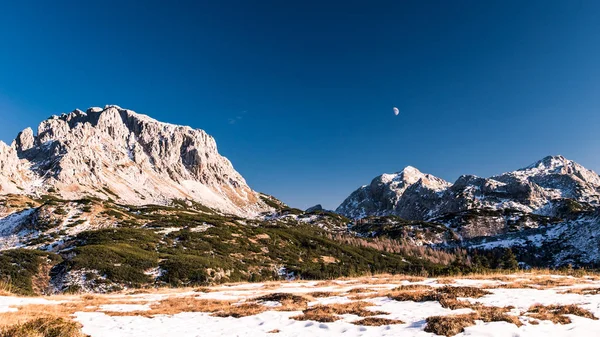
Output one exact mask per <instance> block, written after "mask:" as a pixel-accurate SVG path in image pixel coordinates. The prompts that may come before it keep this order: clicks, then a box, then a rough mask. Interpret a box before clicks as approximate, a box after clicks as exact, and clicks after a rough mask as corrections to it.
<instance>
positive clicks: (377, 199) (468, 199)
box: [336, 156, 600, 220]
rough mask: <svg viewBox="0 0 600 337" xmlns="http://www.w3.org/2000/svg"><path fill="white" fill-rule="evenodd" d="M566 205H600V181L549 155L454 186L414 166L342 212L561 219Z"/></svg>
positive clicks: (359, 195) (353, 199)
mask: <svg viewBox="0 0 600 337" xmlns="http://www.w3.org/2000/svg"><path fill="white" fill-rule="evenodd" d="M565 200H572V201H575V202H577V203H581V204H584V205H591V206H598V205H599V204H600V176H598V174H596V173H595V172H593V171H590V170H588V169H586V168H584V167H583V166H581V165H579V164H577V163H575V162H573V161H570V160H567V159H565V158H564V157H562V156H549V157H546V158H544V159H542V160H540V161H538V162H536V163H534V164H532V165H530V166H528V167H526V168H523V169H520V170H517V171H513V172H508V173H504V174H501V175H498V176H494V177H491V178H480V177H476V176H472V175H465V176H461V177H460V178H458V180H457V181H456V182H455V183H454V184H450V183H447V182H445V181H443V180H442V179H440V178H436V177H434V176H431V175H427V174H423V173H421V172H419V171H418V170H416V169H414V168H410V167H409V168H407V169H405V170H404V171H402V172H400V173H397V174H393V175H388V174H384V175H382V176H379V177H377V178H375V179H374V180H373V181H372V182H371V184H370V185H366V186H363V187H361V188H359V189H358V190H356V191H355V192H353V193H352V194H351V195H350V196H349V197H348V198H347V199H346V200H345V201H344V202H343V203H342V204H341V205H340V206H339V207H338V208H337V210H336V211H337V212H339V213H340V214H343V215H345V216H348V217H352V218H362V217H365V216H372V215H379V216H380V215H398V216H400V217H403V218H406V219H414V220H430V219H434V218H436V217H440V216H444V215H446V214H453V213H458V212H464V211H466V210H470V209H493V210H504V209H510V210H516V211H520V212H524V213H535V214H541V215H548V216H556V215H557V213H558V211H559V209H561V207H562V206H564V203H565Z"/></svg>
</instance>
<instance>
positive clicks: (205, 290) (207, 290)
mask: <svg viewBox="0 0 600 337" xmlns="http://www.w3.org/2000/svg"><path fill="white" fill-rule="evenodd" d="M211 291H212V289H210V288H208V287H198V288H195V289H194V292H195V293H210V292H211Z"/></svg>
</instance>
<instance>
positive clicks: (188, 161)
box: [0, 105, 270, 216]
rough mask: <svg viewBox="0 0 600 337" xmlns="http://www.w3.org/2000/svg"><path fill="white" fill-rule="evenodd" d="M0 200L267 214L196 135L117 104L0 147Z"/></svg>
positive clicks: (51, 121)
mask: <svg viewBox="0 0 600 337" xmlns="http://www.w3.org/2000/svg"><path fill="white" fill-rule="evenodd" d="M0 168H2V171H1V173H0V193H2V194H8V193H13V194H30V195H38V196H39V195H43V194H46V193H48V191H49V190H50V191H55V193H57V194H58V195H60V196H61V197H63V198H66V199H78V198H81V197H85V196H93V197H100V198H103V199H108V198H115V199H118V200H121V201H122V202H125V203H128V204H137V205H141V204H153V203H154V204H166V203H169V202H170V201H172V200H174V199H183V200H191V201H195V202H200V203H202V204H204V205H206V206H208V207H212V208H215V209H218V210H220V211H223V212H227V213H232V214H238V215H247V216H254V215H256V214H258V213H260V212H263V211H266V210H269V209H270V208H269V207H268V206H267V205H266V204H265V203H264V202H263V201H262V200H261V198H260V194H259V193H257V192H255V191H253V190H252V189H251V188H250V187H249V186H248V185H247V183H246V181H245V179H244V178H243V177H242V176H241V175H240V174H239V173H238V172H237V171H236V170H235V169H234V168H233V165H232V164H231V162H230V161H229V160H228V159H227V158H225V157H223V156H221V155H220V154H219V153H218V150H217V144H216V142H215V140H214V138H213V137H211V136H210V135H208V134H207V133H206V132H205V131H203V130H200V129H193V128H191V127H189V126H181V125H174V124H169V123H163V122H159V121H157V120H155V119H153V118H151V117H149V116H146V115H143V114H139V113H136V112H134V111H132V110H128V109H123V108H121V107H119V106H116V105H107V106H106V107H104V108H89V109H87V111H85V112H84V111H82V110H74V111H72V112H70V113H68V114H62V115H60V116H51V117H50V118H48V119H46V120H44V121H42V122H41V123H40V124H39V126H38V128H37V134H34V131H33V130H32V129H31V128H26V129H25V130H23V131H21V132H20V133H19V134H18V135H17V137H16V138H15V140H14V141H13V142H12V143H11V145H10V146H9V145H7V144H4V143H1V144H0Z"/></svg>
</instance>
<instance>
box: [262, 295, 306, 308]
mask: <svg viewBox="0 0 600 337" xmlns="http://www.w3.org/2000/svg"><path fill="white" fill-rule="evenodd" d="M252 301H256V302H279V303H281V306H280V307H275V308H273V309H275V310H278V311H299V310H304V309H306V308H308V299H307V298H305V297H302V296H298V295H294V294H289V293H273V294H268V295H263V296H260V297H257V298H255V299H253V300H252Z"/></svg>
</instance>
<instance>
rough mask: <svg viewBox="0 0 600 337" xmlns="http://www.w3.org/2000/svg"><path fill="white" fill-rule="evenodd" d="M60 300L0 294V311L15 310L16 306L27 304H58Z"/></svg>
mask: <svg viewBox="0 0 600 337" xmlns="http://www.w3.org/2000/svg"><path fill="white" fill-rule="evenodd" d="M59 303H62V301H50V300H47V299H44V298H37V297H16V296H0V313H3V312H13V311H17V310H18V309H17V307H18V306H21V305H29V304H46V305H52V304H59Z"/></svg>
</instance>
